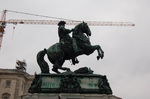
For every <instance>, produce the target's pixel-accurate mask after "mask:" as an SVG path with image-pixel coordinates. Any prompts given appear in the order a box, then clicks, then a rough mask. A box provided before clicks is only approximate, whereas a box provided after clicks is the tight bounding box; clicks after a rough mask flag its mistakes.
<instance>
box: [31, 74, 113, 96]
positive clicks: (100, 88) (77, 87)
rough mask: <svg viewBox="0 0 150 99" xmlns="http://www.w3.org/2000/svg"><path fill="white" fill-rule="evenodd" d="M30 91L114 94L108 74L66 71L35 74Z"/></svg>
mask: <svg viewBox="0 0 150 99" xmlns="http://www.w3.org/2000/svg"><path fill="white" fill-rule="evenodd" d="M29 93H80V94H112V90H111V88H110V86H109V83H108V81H107V78H106V76H102V75H97V74H76V73H74V72H66V73H61V74H38V75H35V78H34V80H33V82H32V84H31V87H30V88H29ZM29 99H30V98H29Z"/></svg>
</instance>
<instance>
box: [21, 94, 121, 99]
mask: <svg viewBox="0 0 150 99" xmlns="http://www.w3.org/2000/svg"><path fill="white" fill-rule="evenodd" d="M22 99H121V98H119V97H116V96H114V95H106V94H71V93H69V94H64V93H62V94H46V93H44V94H40V93H34V94H29V95H26V96H23V98H22Z"/></svg>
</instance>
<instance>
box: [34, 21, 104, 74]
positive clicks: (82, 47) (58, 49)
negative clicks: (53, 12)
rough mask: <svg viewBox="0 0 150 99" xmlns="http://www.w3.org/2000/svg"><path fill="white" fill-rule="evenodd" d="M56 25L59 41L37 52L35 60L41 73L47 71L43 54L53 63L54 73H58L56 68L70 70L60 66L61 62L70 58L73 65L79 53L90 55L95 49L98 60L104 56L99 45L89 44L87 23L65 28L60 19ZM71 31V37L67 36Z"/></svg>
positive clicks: (76, 61) (47, 67)
mask: <svg viewBox="0 0 150 99" xmlns="http://www.w3.org/2000/svg"><path fill="white" fill-rule="evenodd" d="M58 26H59V28H58V34H59V43H56V44H54V45H52V46H51V47H49V48H48V49H44V50H42V51H40V52H39V53H38V54H37V62H38V64H39V66H40V68H41V72H42V73H49V66H48V64H47V62H46V61H45V60H44V56H45V54H47V57H48V59H49V61H50V62H51V63H52V64H53V68H52V71H54V72H56V73H60V72H59V71H58V69H61V70H67V71H70V69H69V68H66V67H62V66H63V63H64V62H65V60H70V59H72V62H73V64H74V65H75V64H76V63H78V60H77V58H76V57H77V56H79V55H83V54H85V55H90V54H92V53H93V52H94V51H95V50H97V52H98V56H97V59H98V60H99V59H100V58H101V59H102V58H103V57H104V52H103V50H102V49H101V47H100V46H99V45H94V46H93V45H91V42H90V40H89V36H91V31H90V28H89V27H88V25H87V23H85V22H82V23H80V24H78V25H77V26H75V28H74V29H72V30H69V29H65V27H64V26H65V22H64V21H60V22H59V23H58ZM71 31H73V33H72V38H71V37H70V36H69V33H70V32H71Z"/></svg>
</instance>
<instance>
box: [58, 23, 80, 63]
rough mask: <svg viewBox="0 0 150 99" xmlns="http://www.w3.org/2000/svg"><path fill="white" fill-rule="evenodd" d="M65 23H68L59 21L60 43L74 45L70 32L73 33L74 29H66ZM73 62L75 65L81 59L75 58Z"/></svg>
mask: <svg viewBox="0 0 150 99" xmlns="http://www.w3.org/2000/svg"><path fill="white" fill-rule="evenodd" d="M65 24H66V22H65V21H60V22H59V23H58V26H59V27H58V36H59V43H61V44H67V45H71V46H73V40H72V38H71V37H70V35H69V33H71V32H72V31H73V30H74V29H71V30H69V29H66V28H65ZM72 63H73V65H75V64H76V63H79V61H78V60H77V58H73V59H72Z"/></svg>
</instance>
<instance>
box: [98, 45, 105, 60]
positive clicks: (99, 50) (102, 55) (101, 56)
mask: <svg viewBox="0 0 150 99" xmlns="http://www.w3.org/2000/svg"><path fill="white" fill-rule="evenodd" d="M96 46H97V48H96V49H97V52H98V56H97V60H99V59H100V58H101V59H103V57H104V51H103V50H102V48H101V47H100V46H99V45H96Z"/></svg>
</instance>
